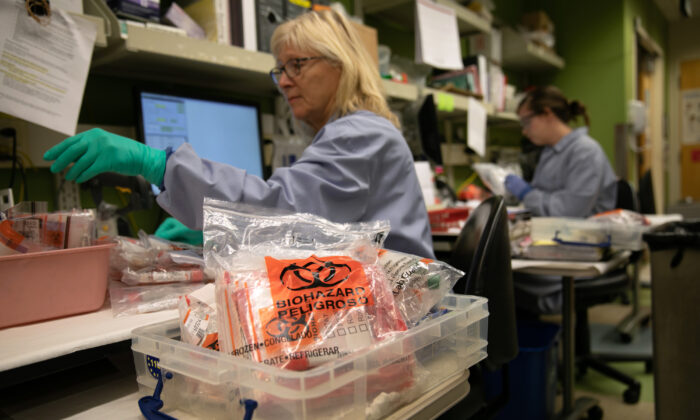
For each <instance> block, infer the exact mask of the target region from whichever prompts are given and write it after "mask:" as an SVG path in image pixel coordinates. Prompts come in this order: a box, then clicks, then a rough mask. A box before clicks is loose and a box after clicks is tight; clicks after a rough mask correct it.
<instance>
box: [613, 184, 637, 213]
mask: <svg viewBox="0 0 700 420" xmlns="http://www.w3.org/2000/svg"><path fill="white" fill-rule="evenodd" d="M615 208H616V209H625V210H632V211H639V205H638V203H637V197H636V196H635V194H634V190H633V189H632V186H631V185H630V183H629V182H627V181H626V180H624V179H618V180H617V202H616V203H615Z"/></svg>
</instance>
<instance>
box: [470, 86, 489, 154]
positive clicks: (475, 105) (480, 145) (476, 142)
mask: <svg viewBox="0 0 700 420" xmlns="http://www.w3.org/2000/svg"><path fill="white" fill-rule="evenodd" d="M467 146H469V147H470V148H471V149H472V150H473V151H475V152H476V153H478V154H479V156H482V157H483V156H484V155H486V108H484V106H483V105H482V104H481V102H479V101H477V100H476V99H474V98H467Z"/></svg>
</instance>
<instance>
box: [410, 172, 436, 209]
mask: <svg viewBox="0 0 700 420" xmlns="http://www.w3.org/2000/svg"><path fill="white" fill-rule="evenodd" d="M413 165H414V166H415V168H416V175H417V176H418V183H419V184H420V190H421V192H422V193H423V201H425V206H426V207H430V206H432V205H434V204H435V197H436V195H435V186H434V184H433V171H432V170H431V169H430V163H428V162H425V161H420V162H413Z"/></svg>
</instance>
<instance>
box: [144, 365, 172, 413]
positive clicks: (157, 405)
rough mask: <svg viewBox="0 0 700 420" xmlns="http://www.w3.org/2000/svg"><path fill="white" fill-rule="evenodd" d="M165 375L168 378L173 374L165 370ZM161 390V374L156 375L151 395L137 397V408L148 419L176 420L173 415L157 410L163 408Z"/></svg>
mask: <svg viewBox="0 0 700 420" xmlns="http://www.w3.org/2000/svg"><path fill="white" fill-rule="evenodd" d="M165 377H166V378H167V379H170V378H172V377H173V374H172V373H170V372H167V373H166V374H165ZM161 391H163V376H162V375H158V384H156V389H155V391H153V395H152V396H150V395H149V396H145V397H142V398H141V399H139V409H141V414H143V416H144V417H145V418H146V419H148V420H177V419H176V418H175V417H172V416H169V415H167V414H165V413H161V412H160V411H158V410H160V409H161V408H163V400H161V399H160V393H161Z"/></svg>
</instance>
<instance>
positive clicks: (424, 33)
mask: <svg viewBox="0 0 700 420" xmlns="http://www.w3.org/2000/svg"><path fill="white" fill-rule="evenodd" d="M415 26H416V30H415V34H416V62H418V63H424V64H428V65H430V66H433V67H437V68H439V69H445V70H461V69H462V68H463V66H462V50H461V48H460V43H459V29H458V28H457V16H456V15H455V11H454V10H452V9H450V8H449V7H445V6H440V5H438V4H435V3H433V2H432V1H431V0H416V22H415Z"/></svg>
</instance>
